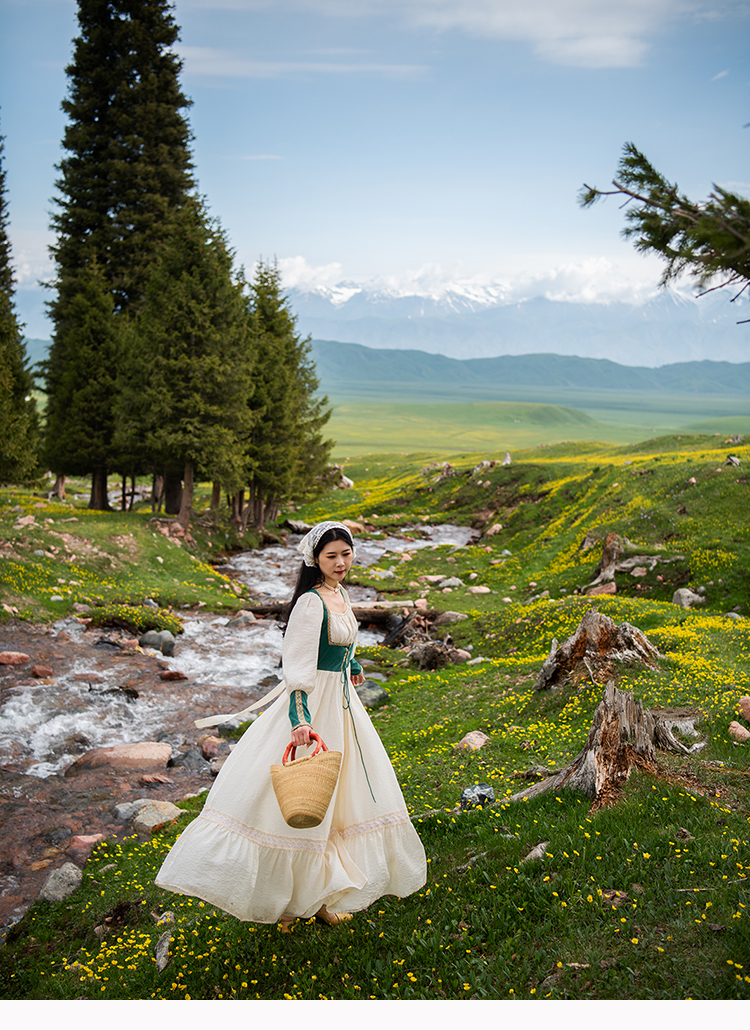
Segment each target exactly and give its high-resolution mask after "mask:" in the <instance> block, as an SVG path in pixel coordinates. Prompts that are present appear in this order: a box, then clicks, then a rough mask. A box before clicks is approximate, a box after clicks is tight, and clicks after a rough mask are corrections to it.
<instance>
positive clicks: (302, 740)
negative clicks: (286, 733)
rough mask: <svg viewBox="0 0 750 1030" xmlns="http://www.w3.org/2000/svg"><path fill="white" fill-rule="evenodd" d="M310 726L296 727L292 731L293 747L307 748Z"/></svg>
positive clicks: (309, 741)
mask: <svg viewBox="0 0 750 1030" xmlns="http://www.w3.org/2000/svg"><path fill="white" fill-rule="evenodd" d="M311 731H312V726H298V727H297V728H296V729H294V730H292V744H293V745H294V746H295V747H309V745H310V743H311V740H310V733H311Z"/></svg>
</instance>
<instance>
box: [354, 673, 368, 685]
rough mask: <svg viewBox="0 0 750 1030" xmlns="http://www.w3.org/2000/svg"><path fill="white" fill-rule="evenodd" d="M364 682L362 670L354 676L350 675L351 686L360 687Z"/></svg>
mask: <svg viewBox="0 0 750 1030" xmlns="http://www.w3.org/2000/svg"><path fill="white" fill-rule="evenodd" d="M364 682H365V674H364V673H363V672H358V673H357V675H356V676H352V686H354V687H361V686H362V684H363V683H364Z"/></svg>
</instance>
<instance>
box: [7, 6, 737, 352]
mask: <svg viewBox="0 0 750 1030" xmlns="http://www.w3.org/2000/svg"><path fill="white" fill-rule="evenodd" d="M175 18H176V21H177V23H178V24H179V25H180V26H181V42H180V45H179V51H180V54H181V56H182V57H183V60H184V70H183V76H182V83H183V88H184V90H185V92H186V93H187V95H188V96H190V97H191V98H192V100H193V107H192V108H191V109H190V112H189V119H190V123H191V127H192V130H193V133H194V137H195V139H194V157H195V165H196V174H197V178H198V181H199V188H200V191H201V193H203V194H204V195H205V196H206V198H207V200H208V203H209V207H210V209H211V211H212V212H213V214H215V215H216V216H217V217H218V218H219V219H220V221H221V223H222V225H223V226H224V228H225V229H226V231H227V233H228V235H229V238H230V241H231V243H232V245H233V247H234V248H235V250H236V253H237V258H238V262H241V263H244V264H245V265H246V266H248V267H249V266H251V265H252V264H253V262H254V261H256V260H257V259H258V258H259V257H261V256H262V257H264V258H274V257H275V258H276V259H278V261H279V263H280V265H281V268H282V270H283V272H284V275H285V281H286V282H287V284H288V285H290V286H291V285H305V284H315V283H320V284H329V285H330V284H333V283H334V282H337V281H339V280H342V279H350V280H355V281H361V280H365V279H381V280H383V281H386V282H389V283H392V284H399V283H400V284H404V283H426V282H435V283H437V282H441V281H445V280H448V279H451V278H454V279H455V278H457V277H463V278H464V279H475V280H476V281H487V280H490V279H501V280H502V281H503V282H505V283H508V284H511V285H513V284H514V283H515V284H518V289H519V290H521V291H523V290H525V291H526V292H527V293H533V291H534V290H538V291H541V292H544V290H545V289H549V284H550V283H552V284H557V285H558V286H559V287H560V289H561V290H562V291H563V292H565V291H567V294H566V295H569V296H570V297H571V298H576V299H580V298H581V297H589V298H590V299H601V300H605V299H609V298H614V297H619V298H626V299H627V298H632V299H637V298H639V297H643V296H646V295H647V294H648V293H650V292H652V291H653V290H654V288H655V286H656V283H657V281H658V276H659V269H660V266H659V265H658V263H657V262H656V261H653V260H647V259H644V258H643V257H641V256H639V255H636V254H635V253H634V251H633V249H632V246H631V245H630V244H628V243H626V242H625V241H623V240H622V239H621V238H620V235H619V234H620V230H621V228H622V225H623V219H622V212H621V211H620V210H619V209H618V203H617V202H616V201H614V200H611V201H608V202H606V203H601V204H599V205H598V206H597V207H595V208H594V209H592V210H588V211H583V210H581V209H580V208H579V207H578V205H577V201H576V196H577V193H578V190H579V189H580V187H581V184H582V183H583V182H584V181H585V182H587V183H590V184H595V185H598V186H606V185H607V183H608V182H609V181H610V179H611V177H612V175H613V174H614V171H615V168H616V165H617V161H618V158H619V155H620V152H621V148H622V146H623V144H624V143H625V142H626V141H628V140H632V141H633V142H634V143H635V144H636V145H637V146H638V147H639V148H640V149H641V150H643V151H644V152H645V153H646V154H647V155H648V156H649V158H650V159H651V160H652V162H653V163H654V164H655V165H656V166H657V167H658V168H659V169H660V170H661V171H662V172H663V173H664V174H665V175H667V176H668V177H669V178H671V179H673V180H675V181H677V182H678V184H679V186H680V187H681V188H682V189H684V190H685V191H686V192H687V193H688V194H689V195H692V196H694V197H695V199H701V198H703V197H705V196H706V195H707V193H708V192H709V190H710V189H711V185H712V183H713V182H717V183H719V184H721V185H725V186H728V187H730V188H733V189H735V190H737V191H739V192H743V193H750V168H749V167H748V147H749V145H750V128H743V126H744V125H746V123H748V122H750V103H749V102H748V101H750V46H749V45H748V44H750V4H749V3H747V2H745V0H717V2H711V0H617V2H614V0H203V2H201V0H178V2H177V3H176V4H175ZM0 19H1V28H2V32H1V39H2V41H1V42H0V132H1V133H2V135H3V136H4V137H5V168H6V172H7V200H8V204H9V212H10V220H11V226H10V231H11V240H12V243H13V247H14V260H15V262H16V265H17V269H18V294H17V306H18V309H19V313H20V315H21V317H22V318H23V319H24V320H25V322H26V325H27V334H28V335H29V336H32V337H46V336H48V335H49V332H50V327H49V323H48V322H47V320H46V317H45V314H44V299H45V291H44V290H42V289H41V288H40V287H39V286H38V281H39V280H40V279H43V278H46V277H49V276H50V274H51V272H52V266H51V264H50V262H49V258H48V256H47V249H46V248H47V246H48V244H49V242H50V239H51V237H50V234H49V229H48V223H49V213H50V211H51V210H52V198H53V195H54V179H55V170H54V166H55V163H56V162H57V161H59V159H60V156H61V149H60V140H61V138H62V133H63V127H64V116H63V114H62V112H61V110H60V102H61V100H62V99H63V97H64V95H65V91H66V87H67V84H66V77H65V72H64V68H65V65H66V63H67V62H68V60H69V58H70V53H71V41H72V39H73V38H74V36H75V35H76V33H77V23H76V4H75V3H74V2H72V0H0Z"/></svg>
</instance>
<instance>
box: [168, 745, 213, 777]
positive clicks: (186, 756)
mask: <svg viewBox="0 0 750 1030" xmlns="http://www.w3.org/2000/svg"><path fill="white" fill-rule="evenodd" d="M167 765H168V766H169V767H170V768H172V769H174V768H180V767H183V766H184V767H185V768H186V769H192V770H193V771H194V772H202V771H203V770H204V769H206V768H207V762H206V759H205V758H204V757H203V755H202V754H201V751H200V749H199V748H197V747H191V748H188V750H187V751H178V752H177V754H175V755H172V757H171V758H170V759H169V761H168V762H167Z"/></svg>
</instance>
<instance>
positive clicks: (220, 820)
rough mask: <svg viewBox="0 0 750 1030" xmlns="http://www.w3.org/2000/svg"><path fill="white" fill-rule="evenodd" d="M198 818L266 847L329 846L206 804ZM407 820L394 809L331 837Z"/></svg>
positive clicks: (404, 813) (311, 848)
mask: <svg viewBox="0 0 750 1030" xmlns="http://www.w3.org/2000/svg"><path fill="white" fill-rule="evenodd" d="M199 818H201V819H208V821H209V822H212V823H216V824H217V825H219V826H223V827H224V828H225V829H227V830H231V831H232V832H233V833H238V834H239V835H240V836H241V837H247V839H248V840H251V841H253V842H254V843H255V844H259V845H260V846H261V847H265V848H280V849H281V850H284V851H325V849H326V844H327V841H324V840H305V839H304V838H300V837H281V836H277V835H276V834H272V833H264V832H263V831H262V830H257V829H255V827H254V826H246V825H245V823H241V822H240V821H239V820H238V819H233V818H232V817H231V816H229V815H226V814H225V813H224V812H219V811H217V810H216V809H215V808H204V809H203V811H202V812H201V815H200V816H199ZM407 822H409V813H408V812H407V811H406V809H404V810H403V811H401V812H391V814H390V815H381V816H379V817H378V818H377V819H370V820H368V821H367V822H365V823H358V824H357V825H356V826H347V827H346V829H345V830H337V829H334V828H332V829H331V833H330V837H329V839H330V838H333V837H337V836H338V837H343V838H344V840H347V839H349V838H351V837H359V836H362V834H365V833H374V832H375V831H376V830H383V829H385V828H386V827H388V826H399V825H400V824H402V823H407Z"/></svg>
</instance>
